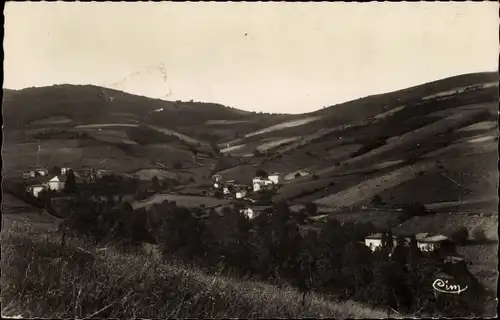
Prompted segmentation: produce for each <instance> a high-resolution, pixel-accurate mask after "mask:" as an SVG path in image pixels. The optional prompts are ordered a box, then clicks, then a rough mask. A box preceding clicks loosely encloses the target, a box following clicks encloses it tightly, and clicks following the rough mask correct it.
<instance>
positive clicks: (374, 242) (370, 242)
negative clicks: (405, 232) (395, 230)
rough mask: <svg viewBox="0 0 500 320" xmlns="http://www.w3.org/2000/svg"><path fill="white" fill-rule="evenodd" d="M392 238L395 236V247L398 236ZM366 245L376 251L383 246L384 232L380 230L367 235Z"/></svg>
mask: <svg viewBox="0 0 500 320" xmlns="http://www.w3.org/2000/svg"><path fill="white" fill-rule="evenodd" d="M392 238H393V239H392V241H393V247H395V246H396V245H397V241H396V237H395V236H393V237H392ZM365 245H366V246H367V247H368V248H370V249H371V250H372V251H375V250H377V249H378V248H381V247H382V233H381V232H378V233H373V234H370V235H369V236H367V237H366V238H365Z"/></svg>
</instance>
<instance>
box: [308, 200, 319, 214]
mask: <svg viewBox="0 0 500 320" xmlns="http://www.w3.org/2000/svg"><path fill="white" fill-rule="evenodd" d="M306 213H307V214H308V215H310V216H315V215H316V214H317V213H318V205H317V204H315V203H314V202H308V203H306Z"/></svg>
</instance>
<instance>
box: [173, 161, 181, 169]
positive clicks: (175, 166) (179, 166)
mask: <svg viewBox="0 0 500 320" xmlns="http://www.w3.org/2000/svg"><path fill="white" fill-rule="evenodd" d="M174 169H176V170H179V169H182V163H180V162H175V163H174Z"/></svg>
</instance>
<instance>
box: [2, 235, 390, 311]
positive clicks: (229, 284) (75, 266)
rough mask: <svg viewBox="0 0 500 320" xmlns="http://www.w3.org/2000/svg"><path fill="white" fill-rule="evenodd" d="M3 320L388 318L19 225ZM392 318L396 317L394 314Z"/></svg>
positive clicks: (10, 242) (6, 239)
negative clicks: (9, 319) (303, 301)
mask: <svg viewBox="0 0 500 320" xmlns="http://www.w3.org/2000/svg"><path fill="white" fill-rule="evenodd" d="M1 237H2V261H1V265H2V277H1V284H2V293H1V302H2V316H5V317H23V318H37V317H38V318H132V317H133V318H167V319H170V318H190V317H197V318H199V317H201V318H247V319H255V318H305V317H314V318H335V319H346V318H359V319H363V318H364V319H368V318H372V319H374V318H378V319H380V318H386V317H387V316H388V315H390V314H388V313H387V312H385V311H381V310H376V309H373V308H370V307H368V306H365V305H363V304H360V303H356V302H352V301H346V302H341V301H330V300H327V299H325V298H324V297H322V295H319V294H315V293H311V294H310V296H309V298H308V302H307V304H306V305H305V306H303V305H302V304H300V303H298V301H300V299H301V293H299V292H297V291H296V290H294V289H293V288H291V287H287V286H284V287H281V288H278V287H276V286H273V285H269V284H264V283H261V282H257V281H250V280H235V279H232V278H229V277H226V276H221V275H217V274H211V275H209V274H207V273H205V272H204V271H203V270H202V269H200V268H196V267H193V266H186V265H184V264H181V263H179V262H177V261H172V260H171V261H166V262H159V261H156V260H153V259H152V258H151V257H150V256H147V255H146V253H144V252H142V251H136V252H122V251H120V250H118V249H117V248H115V247H113V246H112V245H107V246H104V247H100V248H96V247H93V246H92V245H89V244H88V243H87V242H86V241H85V239H76V238H71V239H69V240H68V241H67V245H66V247H61V245H60V243H59V236H58V235H57V234H50V235H48V236H44V235H42V234H37V233H33V232H30V231H29V228H28V227H26V226H22V225H17V226H15V227H13V228H11V229H10V230H3V232H2V236H1ZM396 316H397V315H396Z"/></svg>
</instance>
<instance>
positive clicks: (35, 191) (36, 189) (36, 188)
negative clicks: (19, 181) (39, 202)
mask: <svg viewBox="0 0 500 320" xmlns="http://www.w3.org/2000/svg"><path fill="white" fill-rule="evenodd" d="M45 189H46V187H45V186H44V185H41V184H34V185H32V186H29V187H28V188H26V191H27V192H28V193H29V194H31V195H33V196H34V197H35V198H38V195H39V194H40V192H42V191H43V190H45Z"/></svg>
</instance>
